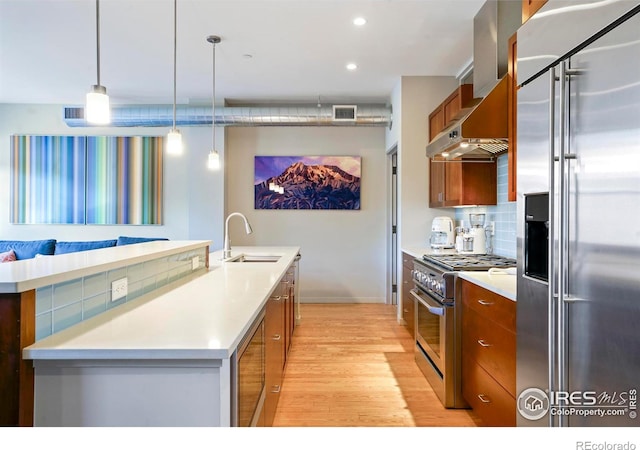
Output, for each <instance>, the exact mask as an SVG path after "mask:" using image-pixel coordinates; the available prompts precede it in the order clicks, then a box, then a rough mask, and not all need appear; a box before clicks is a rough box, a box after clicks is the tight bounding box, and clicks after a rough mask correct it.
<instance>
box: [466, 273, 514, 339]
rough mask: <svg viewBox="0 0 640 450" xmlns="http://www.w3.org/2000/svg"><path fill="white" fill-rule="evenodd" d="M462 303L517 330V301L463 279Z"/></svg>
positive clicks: (512, 330) (505, 326)
mask: <svg viewBox="0 0 640 450" xmlns="http://www.w3.org/2000/svg"><path fill="white" fill-rule="evenodd" d="M461 284H462V288H461V289H462V304H463V305H464V306H465V307H466V308H470V309H472V310H474V311H475V312H476V313H478V314H479V315H481V316H483V317H485V318H488V319H490V320H493V321H495V322H497V323H499V324H500V325H502V326H503V327H504V328H506V329H507V330H509V331H511V332H513V333H515V332H516V303H515V302H513V301H511V300H509V299H508V298H505V297H503V296H501V295H498V294H496V293H494V292H491V291H489V290H487V289H484V288H482V287H480V286H478V285H476V284H473V283H471V282H469V281H466V280H462V283H461Z"/></svg>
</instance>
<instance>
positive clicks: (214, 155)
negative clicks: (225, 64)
mask: <svg viewBox="0 0 640 450" xmlns="http://www.w3.org/2000/svg"><path fill="white" fill-rule="evenodd" d="M220 41H221V39H220V36H209V37H207V42H209V43H211V44H213V83H212V86H213V100H212V101H211V133H212V139H213V142H212V147H211V151H210V152H209V158H208V159H207V168H209V170H219V169H220V155H219V154H218V152H217V151H216V44H218V43H220Z"/></svg>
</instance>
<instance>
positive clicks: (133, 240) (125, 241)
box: [116, 236, 169, 245]
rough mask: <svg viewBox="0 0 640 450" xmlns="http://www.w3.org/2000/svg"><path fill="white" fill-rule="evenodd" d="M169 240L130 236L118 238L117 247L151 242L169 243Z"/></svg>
mask: <svg viewBox="0 0 640 450" xmlns="http://www.w3.org/2000/svg"><path fill="white" fill-rule="evenodd" d="M168 240H169V239H167V238H148V237H129V236H120V237H119V238H118V243H117V244H116V245H129V244H139V243H140V242H151V241H168Z"/></svg>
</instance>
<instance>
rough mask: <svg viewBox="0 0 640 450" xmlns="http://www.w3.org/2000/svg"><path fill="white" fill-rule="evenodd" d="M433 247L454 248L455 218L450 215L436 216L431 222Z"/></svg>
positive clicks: (430, 240)
mask: <svg viewBox="0 0 640 450" xmlns="http://www.w3.org/2000/svg"><path fill="white" fill-rule="evenodd" d="M429 243H430V245H431V248H453V247H454V233H453V220H452V219H451V218H450V217H436V218H434V219H433V221H432V222H431V237H430V238H429Z"/></svg>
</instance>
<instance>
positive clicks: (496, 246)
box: [455, 154, 516, 258]
mask: <svg viewBox="0 0 640 450" xmlns="http://www.w3.org/2000/svg"><path fill="white" fill-rule="evenodd" d="M508 177H509V174H508V160H507V154H503V155H500V156H499V157H498V204H497V205H496V206H478V207H469V208H457V209H456V216H455V217H456V225H458V224H459V222H460V221H461V220H464V225H465V227H468V226H469V214H470V213H480V214H482V213H484V214H486V216H485V226H486V225H488V224H489V223H490V222H495V228H496V229H495V234H494V236H493V253H494V254H496V255H500V256H506V257H508V258H515V257H516V202H509V201H507V192H508Z"/></svg>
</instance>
